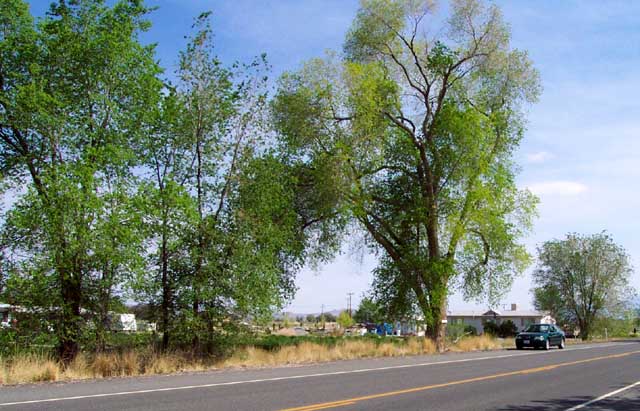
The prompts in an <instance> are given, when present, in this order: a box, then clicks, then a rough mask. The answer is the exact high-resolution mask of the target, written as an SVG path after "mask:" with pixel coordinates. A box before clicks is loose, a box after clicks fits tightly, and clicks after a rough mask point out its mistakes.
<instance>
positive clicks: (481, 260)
mask: <svg viewBox="0 0 640 411" xmlns="http://www.w3.org/2000/svg"><path fill="white" fill-rule="evenodd" d="M431 11H432V10H431V2H428V1H413V0H411V1H409V0H406V1H404V0H397V1H386V0H367V1H363V2H361V7H360V9H359V11H358V13H357V15H356V18H355V20H354V22H353V25H352V28H351V30H350V31H349V33H348V34H347V38H346V41H345V58H344V60H342V61H340V60H339V59H338V57H337V56H336V55H334V54H331V53H330V54H329V55H328V56H327V57H326V58H325V59H314V60H311V61H309V62H308V63H307V64H305V65H304V67H303V68H302V69H301V70H300V71H298V72H295V73H287V74H285V75H284V76H283V77H282V78H281V79H280V83H279V87H278V92H277V94H276V97H275V99H274V101H273V104H272V110H273V119H274V124H275V126H276V128H277V130H278V131H279V138H280V141H281V145H282V149H283V150H284V151H285V153H286V154H287V156H288V158H289V159H290V162H291V166H292V167H293V168H294V169H295V170H297V171H299V170H304V173H305V175H308V176H310V177H309V178H308V179H307V180H306V181H307V182H308V184H307V185H306V186H305V189H304V190H302V193H303V195H306V193H308V192H309V188H307V187H309V186H310V187H313V189H312V190H311V191H313V192H316V193H321V194H322V200H315V201H307V202H305V204H304V206H305V207H306V208H307V211H305V213H306V214H307V215H313V216H318V217H317V218H319V219H326V220H331V219H338V221H348V222H349V223H351V224H352V225H353V226H357V227H359V228H361V229H362V230H364V231H365V232H366V233H367V243H366V245H367V246H369V247H370V248H371V249H373V250H374V251H375V252H377V253H379V255H380V264H379V266H378V267H377V268H376V271H375V280H374V290H373V291H374V292H373V293H374V297H375V300H376V301H379V302H380V303H381V304H382V307H381V309H382V311H383V312H384V313H385V314H388V315H392V316H408V315H413V314H415V313H417V312H420V313H421V314H422V315H423V316H424V318H425V321H426V323H427V326H428V331H429V333H431V335H432V337H434V338H437V339H438V340H441V338H442V336H443V329H442V325H441V319H442V318H443V317H444V315H445V313H444V309H445V305H446V300H447V295H448V293H449V291H450V288H451V287H456V288H460V289H462V290H463V291H464V294H465V296H466V297H468V298H476V299H488V300H490V301H496V300H497V299H498V297H499V296H500V294H501V293H502V292H503V291H504V290H506V289H508V286H509V285H510V284H511V281H512V278H513V276H514V275H515V274H517V273H520V272H522V271H523V270H524V269H525V268H526V267H527V265H528V264H529V263H530V261H531V260H530V256H529V255H528V253H527V252H526V249H525V247H524V246H523V245H522V244H520V242H519V241H520V239H521V238H522V237H523V235H524V234H526V232H527V231H528V230H529V229H530V227H531V221H532V217H533V216H534V214H535V205H536V202H537V200H536V198H535V197H534V196H533V195H532V194H531V193H529V192H527V191H520V190H518V187H517V185H516V172H517V167H516V166H515V164H514V163H513V155H514V153H515V151H516V149H517V148H518V145H519V143H520V141H521V139H522V136H523V128H524V126H523V125H524V118H523V110H522V108H523V105H524V104H527V103H530V102H533V101H535V100H536V97H537V95H538V93H539V81H538V75H537V72H536V71H535V69H533V68H532V65H531V62H530V61H529V60H528V58H527V56H526V53H523V52H520V51H518V50H514V49H512V48H511V47H510V45H509V30H508V26H507V24H506V23H504V21H503V20H502V17H501V14H500V12H499V10H498V9H497V8H496V7H493V6H491V7H485V6H483V5H482V4H480V3H479V2H477V1H474V0H467V1H456V2H453V3H452V7H451V10H450V16H449V19H448V20H447V21H446V22H445V24H444V27H443V28H442V30H439V31H438V30H435V31H434V30H431V26H430V24H431V23H432V22H433V21H434V20H435V19H432V16H431ZM427 27H429V30H427ZM427 31H429V32H431V33H434V32H435V33H441V32H442V33H447V35H446V36H444V35H443V36H436V37H435V38H433V37H431V36H423V35H421V33H424V32H427ZM479 33H483V34H482V35H480V34H479ZM319 175H320V176H322V177H323V178H319V177H317V176H319ZM309 209H311V210H309ZM314 210H315V211H314ZM336 216H339V217H336ZM338 227H340V225H338ZM336 238H340V237H338V236H336ZM440 348H443V347H442V345H440Z"/></svg>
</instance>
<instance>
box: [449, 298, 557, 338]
mask: <svg viewBox="0 0 640 411" xmlns="http://www.w3.org/2000/svg"><path fill="white" fill-rule="evenodd" d="M507 320H511V321H512V322H513V323H514V324H515V325H516V327H518V331H522V330H524V329H525V328H526V327H527V326H528V325H529V324H536V323H538V324H555V323H556V320H555V319H553V318H552V317H551V316H550V315H549V314H548V313H545V312H541V311H535V310H519V309H518V306H517V304H511V310H506V311H505V310H503V311H498V310H495V309H489V310H487V311H484V310H482V311H481V310H477V311H474V310H451V311H447V322H448V323H449V324H464V325H471V326H473V327H475V329H476V330H478V333H479V334H482V332H483V327H484V324H485V323H486V322H488V321H493V322H495V323H496V324H497V325H500V324H501V323H502V322H504V321H507Z"/></svg>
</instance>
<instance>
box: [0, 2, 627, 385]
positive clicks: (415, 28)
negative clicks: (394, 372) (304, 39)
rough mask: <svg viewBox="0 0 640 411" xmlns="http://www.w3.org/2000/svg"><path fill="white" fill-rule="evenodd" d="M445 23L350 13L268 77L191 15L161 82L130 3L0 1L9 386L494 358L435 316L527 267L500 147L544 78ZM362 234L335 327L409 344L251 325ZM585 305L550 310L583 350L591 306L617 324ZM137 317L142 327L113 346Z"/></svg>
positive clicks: (0, 173)
mask: <svg viewBox="0 0 640 411" xmlns="http://www.w3.org/2000/svg"><path fill="white" fill-rule="evenodd" d="M443 9H444V10H446V12H447V13H448V15H447V16H436V14H435V13H437V10H436V8H435V7H434V4H433V2H432V1H429V0H419V1H414V0H362V1H361V7H360V9H359V11H358V13H357V14H356V16H355V18H354V21H353V24H352V27H351V29H350V30H349V31H348V33H347V35H346V38H345V41H344V49H343V50H342V52H340V53H338V52H329V53H327V55H325V56H324V57H318V58H315V59H312V60H309V61H307V62H303V63H301V64H299V65H297V66H298V67H300V69H299V70H296V71H293V72H289V73H284V74H282V76H280V78H279V79H277V81H273V80H275V79H271V78H270V75H271V73H270V66H269V63H268V60H267V58H266V56H264V55H260V56H256V57H255V58H253V59H251V60H249V61H242V62H224V61H222V60H221V59H220V58H219V57H218V56H217V55H216V53H215V44H214V40H215V36H214V32H213V29H212V21H215V20H214V19H215V15H212V14H211V13H209V12H205V13H202V14H201V15H199V16H197V17H196V18H195V20H194V24H193V26H192V32H191V33H184V34H186V37H185V39H186V41H185V43H186V44H185V46H184V49H183V50H181V51H179V52H178V53H177V54H176V56H175V61H174V62H170V63H169V64H171V67H175V70H174V71H172V72H168V71H166V70H165V69H164V68H163V67H161V66H160V65H159V61H160V59H159V58H158V56H157V55H156V50H155V45H154V44H153V39H151V40H150V42H149V43H145V42H144V41H142V38H146V37H145V36H144V35H143V33H145V32H146V31H148V29H149V27H150V24H151V23H150V21H149V16H150V14H151V13H152V12H153V7H148V6H146V5H145V4H144V1H140V0H135V1H134V0H130V1H128V0H118V1H103V0H77V1H54V2H53V3H52V4H51V6H50V9H49V12H48V13H47V14H46V16H42V17H38V18H36V17H34V16H32V15H31V13H30V11H29V4H28V2H27V1H25V0H3V1H2V2H0V33H1V34H0V62H1V64H0V66H1V67H0V199H1V200H2V202H3V204H4V205H3V207H4V208H3V213H2V217H1V219H0V303H2V307H3V309H4V307H5V306H7V307H10V309H11V310H12V311H11V313H10V314H11V316H12V317H11V319H8V318H4V317H3V318H2V321H3V322H2V326H1V327H0V378H1V379H2V381H3V383H17V382H29V381H30V382H37V381H56V380H69V379H77V378H94V377H111V376H124V375H145V374H157V373H171V372H177V371H199V370H205V369H214V368H224V367H261V366H272V365H288V364H301V363H312V362H320V361H333V360H340V359H353V358H364V357H375V356H404V355H416V354H430V353H433V352H443V351H446V350H450V351H470V350H486V349H494V348H499V347H502V346H504V343H503V342H501V341H502V340H500V339H497V338H494V337H490V336H487V335H485V336H477V335H476V334H477V333H478V331H480V330H475V331H472V330H469V329H465V328H464V327H462V328H460V329H457V330H454V327H453V325H452V326H451V327H450V329H449V330H447V329H446V327H445V325H444V324H445V321H444V320H445V319H446V305H447V299H448V297H449V294H450V293H451V291H452V290H453V289H454V288H455V289H459V290H462V292H463V293H464V295H465V297H467V298H470V299H471V298H474V299H476V300H485V301H489V302H490V303H495V302H496V301H498V300H499V297H500V296H501V294H502V293H503V292H504V291H505V290H507V289H508V288H509V287H510V285H511V283H512V280H513V278H514V277H515V276H516V275H518V274H520V273H522V272H524V270H525V269H526V268H527V266H528V265H529V264H530V262H531V260H532V259H531V256H530V255H529V253H528V252H527V250H526V248H525V246H524V245H523V239H524V237H525V236H526V235H527V233H528V232H529V230H530V229H531V227H532V222H533V217H534V216H535V213H536V211H535V210H536V205H537V202H538V199H537V198H536V197H535V196H534V195H533V194H532V193H530V192H529V191H528V190H521V189H520V188H519V187H518V185H517V184H516V181H517V171H518V165H517V164H516V162H515V153H517V152H518V148H519V145H520V143H521V140H522V138H523V136H524V129H525V124H526V111H527V107H528V106H529V105H530V104H532V103H534V102H535V101H536V100H537V98H538V96H539V94H540V91H541V90H540V81H539V76H538V72H537V71H536V69H535V68H534V65H533V63H532V62H531V61H530V59H529V57H528V56H527V53H526V52H525V51H521V50H517V49H515V48H514V47H513V45H512V44H511V41H510V31H509V25H508V23H507V22H505V21H504V19H503V16H502V14H501V12H500V9H499V8H498V7H497V6H495V5H491V4H488V3H487V4H485V3H484V2H482V1H480V0H452V1H451V4H450V7H445V8H443ZM442 17H445V18H442ZM435 24H438V25H440V26H441V27H437V28H435V29H434V28H433V27H431V26H432V25H435ZM293 66H296V65H293ZM356 231H357V232H359V234H360V238H364V241H361V242H360V243H361V244H359V246H361V247H364V248H366V251H368V252H371V253H375V254H376V255H377V256H378V266H377V267H376V268H375V269H374V271H373V274H374V282H373V285H372V290H371V292H370V295H369V296H368V298H366V299H365V300H364V301H363V304H362V307H361V309H359V310H358V311H357V312H356V315H355V317H354V318H352V316H351V313H350V312H349V313H347V312H342V313H340V314H339V315H338V316H337V318H335V319H334V318H331V320H335V321H336V322H337V323H338V324H339V326H340V327H341V328H342V329H343V330H344V329H346V328H348V327H350V326H351V325H353V323H354V322H358V323H360V324H369V323H374V324H378V325H379V324H380V323H384V322H386V321H391V320H393V319H411V318H413V319H416V318H420V322H421V327H422V330H421V332H424V333H425V338H421V339H419V338H406V339H404V338H403V339H398V338H378V337H375V338H374V337H371V338H369V337H363V338H343V337H338V336H327V335H324V334H326V333H324V334H323V335H322V336H319V337H295V338H292V339H287V338H284V337H283V338H280V337H276V336H269V335H263V334H259V333H258V332H254V331H255V330H256V329H260V330H261V332H263V333H265V334H266V329H267V328H268V326H269V324H270V323H271V322H272V321H273V315H274V313H276V312H281V311H282V309H283V307H285V306H286V305H287V303H288V302H289V301H290V300H291V299H292V297H293V295H294V293H295V290H296V284H295V278H296V274H297V273H298V272H299V270H300V269H301V268H302V267H304V266H305V265H306V266H309V265H310V266H314V265H318V264H322V263H324V262H326V261H329V260H330V259H331V258H332V257H333V256H335V255H336V253H337V252H338V251H339V250H340V249H341V247H342V246H343V243H344V242H345V241H348V240H349V239H350V238H353V237H352V236H351V234H352V233H354V232H356ZM605 243H607V242H606V241H605ZM607 245H608V246H610V247H609V249H610V250H611V252H612V253H613V254H612V255H618V256H620V252H621V250H619V249H618V248H616V247H613V246H611V244H609V243H607ZM545 250H547V248H545ZM549 250H550V249H549ZM541 255H542V256H547V255H549V256H550V257H553V256H552V255H551V254H549V252H546V253H543V254H541ZM621 258H622V257H621ZM552 260H553V258H549V259H544V260H543V261H544V262H543V264H544V265H543V266H542V267H541V268H540V270H539V273H541V274H540V275H539V277H537V278H538V279H539V280H540V283H539V285H540V286H541V287H542V288H543V289H544V290H546V291H549V292H556V291H557V292H560V291H564V290H558V289H556V288H554V284H553V283H544V282H542V279H543V277H544V278H546V277H549V274H552V273H553V272H555V271H554V265H553V261H552ZM589 261H591V260H589ZM627 268H628V267H626V266H624V267H622V268H621V269H620V274H625V273H628V270H627ZM556 271H557V270H556ZM542 274H544V276H543V275H542ZM604 277H607V278H610V280H611V281H613V282H609V283H606V282H604V283H602V287H603V288H605V289H607V290H612V291H610V293H612V292H613V290H617V289H618V288H617V285H622V284H623V283H624V281H622V280H620V281H617V280H615V281H614V276H604ZM554 278H555V277H554ZM594 278H595V277H594ZM615 278H617V277H615ZM599 284H600V283H599ZM546 291H545V292H546ZM540 295H542V294H540ZM554 295H555V294H554ZM611 295H612V294H607V295H605V297H610V296H611ZM598 298H600V297H598ZM602 298H604V297H602ZM602 298H600V299H599V300H597V301H596V303H599V302H600V300H601V299H602ZM604 299H606V298H604ZM547 300H548V299H547ZM547 300H545V301H547ZM549 301H551V300H549ZM132 302H135V303H136V305H135V307H132V306H131V305H130V304H131V303H132ZM552 303H553V304H552V306H550V308H549V309H556V307H559V306H558V305H557V304H556V303H555V302H554V301H552ZM127 304H129V305H127ZM541 304H542V303H541ZM545 304H546V303H545ZM565 308H566V307H565ZM574 308H575V307H574ZM583 308H584V307H580V310H579V311H576V310H575V309H573V308H572V310H573V311H571V310H568V309H562V310H560V308H558V309H559V310H560V311H557V313H558V315H559V316H560V315H561V314H562V315H563V317H562V318H563V319H564V318H567V319H569V320H573V319H575V320H576V321H577V322H578V323H579V325H580V327H581V328H582V329H583V330H584V336H589V335H592V334H594V333H596V331H595V329H596V328H597V327H598V325H592V324H591V320H596V319H598V318H600V319H602V318H604V317H602V316H601V317H598V316H597V315H596V314H597V313H607V314H610V315H609V316H608V317H607V318H614V319H616V320H617V319H618V318H619V317H617V316H615V315H614V312H613V311H612V310H613V308H612V307H611V306H606V307H605V306H601V305H597V304H596V305H590V306H589V307H586V308H584V309H583ZM133 310H135V311H136V315H137V317H138V319H140V320H143V321H144V324H145V330H143V331H142V332H138V333H134V334H131V335H129V334H123V333H114V332H113V317H114V315H117V314H120V313H129V312H130V311H133ZM568 312H571V313H575V314H576V316H575V318H574V317H571V316H568V315H567V316H564V314H565V313H568ZM6 314H7V312H6V311H4V312H3V315H6ZM616 315H617V314H616ZM311 317H312V319H313V315H312V316H311ZM605 317H606V316H605ZM303 320H304V319H302V320H300V321H298V322H299V323H302V322H303ZM307 320H308V319H307ZM328 320H329V315H325V314H323V315H322V316H321V318H319V319H315V321H316V325H317V324H322V328H323V332H324V331H325V330H324V328H325V327H324V324H325V322H326V321H328ZM587 320H588V321H587ZM284 321H290V320H288V319H285V320H284ZM601 324H602V323H601ZM616 324H617V323H616ZM301 325H302V324H301ZM594 327H595V328H594ZM272 328H275V327H272ZM316 328H317V327H316ZM619 328H620V329H621V330H622V328H623V327H619ZM271 331H274V332H275V330H271ZM294 331H295V330H294ZM493 331H495V332H494V333H493V334H495V335H497V336H498V337H500V336H502V337H505V338H507V337H508V336H510V335H511V334H510V333H512V332H513V327H511V326H510V327H503V329H501V328H498V329H496V330H493ZM305 332H306V331H305ZM621 332H622V331H621ZM384 333H385V334H386V333H388V332H387V331H386V330H385V331H384ZM415 334H417V330H416V332H415ZM611 335H613V334H611ZM504 341H508V340H504Z"/></svg>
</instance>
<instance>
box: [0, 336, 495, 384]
mask: <svg viewBox="0 0 640 411" xmlns="http://www.w3.org/2000/svg"><path fill="white" fill-rule="evenodd" d="M497 348H501V343H500V341H499V340H497V339H495V338H493V337H489V336H479V337H466V338H463V339H462V340H460V341H459V342H458V343H457V344H455V345H453V346H451V347H450V350H451V351H457V352H462V351H479V350H490V349H497ZM435 352H436V348H435V345H434V343H433V341H431V340H430V339H427V338H409V339H407V340H405V341H404V342H401V341H397V340H392V339H383V340H378V341H376V340H372V339H345V340H342V341H339V342H338V343H337V344H335V345H333V346H329V345H326V344H318V343H313V342H308V341H304V342H302V343H300V344H298V345H291V346H284V347H281V348H280V349H278V350H269V351H268V350H264V349H262V348H257V347H251V346H250V347H245V348H241V349H238V350H236V352H235V353H234V354H233V355H232V356H231V357H229V358H227V359H226V360H224V361H221V362H218V363H216V364H215V366H216V367H220V368H223V367H274V366H279V365H290V364H312V363H319V362H326V361H338V360H351V359H358V358H371V357H399V356H408V355H421V354H433V353H435ZM211 361H212V360H208V361H207V360H202V359H197V358H193V357H192V356H189V355H187V354H184V353H163V354H160V353H154V352H135V351H126V352H123V353H100V354H95V355H87V354H80V355H78V356H77V357H76V359H75V360H74V361H73V362H72V363H70V364H68V365H67V366H65V367H63V366H62V365H61V364H60V363H58V362H57V361H55V360H53V359H52V358H51V357H50V356H47V355H37V354H19V355H16V356H14V357H12V358H10V359H7V358H5V359H2V358H0V384H18V383H25V382H40V381H57V380H78V379H86V378H106V377H118V376H134V375H143V374H144V375H154V374H171V373H175V372H180V371H203V370H207V369H211V368H213V366H214V364H213V363H212V362H211Z"/></svg>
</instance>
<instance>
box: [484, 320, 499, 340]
mask: <svg viewBox="0 0 640 411" xmlns="http://www.w3.org/2000/svg"><path fill="white" fill-rule="evenodd" d="M482 329H483V331H484V333H485V334H489V335H494V336H495V335H498V330H499V329H498V325H497V324H496V323H494V322H493V321H487V322H486V323H484V325H483V327H482Z"/></svg>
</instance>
